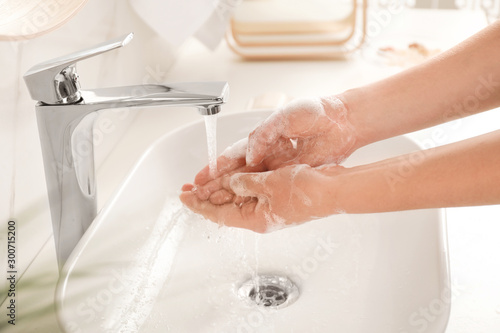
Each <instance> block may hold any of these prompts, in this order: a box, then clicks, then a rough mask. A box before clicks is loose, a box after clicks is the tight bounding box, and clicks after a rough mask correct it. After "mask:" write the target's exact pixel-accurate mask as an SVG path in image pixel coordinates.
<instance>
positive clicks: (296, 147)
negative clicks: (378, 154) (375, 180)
mask: <svg viewBox="0 0 500 333" xmlns="http://www.w3.org/2000/svg"><path fill="white" fill-rule="evenodd" d="M356 143H357V137H356V130H355V128H354V126H353V125H352V124H351V123H350V122H349V114H348V110H347V108H346V106H345V105H344V103H343V102H342V101H341V100H340V99H339V98H337V97H335V96H333V97H326V98H307V99H297V100H294V101H292V102H291V103H289V104H287V105H286V106H285V107H284V108H282V109H280V110H278V111H276V112H274V113H273V114H272V115H271V116H270V117H269V118H267V119H266V120H265V121H264V122H263V123H262V124H260V125H259V126H257V128H256V129H255V130H254V131H252V132H251V133H250V135H249V137H248V140H247V141H246V140H242V141H241V142H239V143H238V144H235V145H233V147H230V148H229V149H227V150H226V151H225V152H224V153H223V154H222V155H221V156H220V157H219V158H218V160H217V165H218V167H217V172H216V173H215V174H214V175H211V174H210V171H209V168H208V166H206V167H205V168H204V169H203V170H201V171H200V172H199V173H198V174H197V175H196V177H195V181H194V186H195V188H196V189H197V192H198V193H199V196H200V199H201V200H207V198H210V197H211V194H212V193H214V192H217V191H219V186H217V184H218V181H217V180H216V179H217V178H219V177H221V176H223V175H227V174H234V173H237V172H262V171H268V170H275V169H278V168H280V167H284V166H287V165H295V164H307V165H309V166H311V167H316V166H320V165H325V164H332V163H333V164H339V163H341V162H342V161H343V160H344V159H345V158H347V157H348V156H349V155H350V154H351V153H352V152H353V151H354V150H355V149H356V148H357V147H356ZM216 197H217V198H218V199H217V200H215V201H220V199H219V198H220V197H221V195H220V193H219V194H218V195H217V196H216ZM222 201H223V200H222ZM213 203H215V202H213Z"/></svg>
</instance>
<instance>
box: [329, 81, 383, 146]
mask: <svg viewBox="0 0 500 333" xmlns="http://www.w3.org/2000/svg"><path fill="white" fill-rule="evenodd" d="M337 98H338V99H339V100H340V101H341V102H342V103H343V104H344V107H345V108H346V110H347V121H348V122H349V123H350V124H351V125H352V127H353V129H354V131H355V135H356V144H355V149H359V148H361V147H364V146H366V145H369V144H370V143H373V142H375V141H377V140H376V139H375V137H374V135H373V133H372V132H373V128H374V122H373V121H371V120H370V114H369V112H368V111H367V108H366V107H365V106H364V105H363V101H364V100H366V93H365V92H364V89H363V88H355V89H350V90H347V91H345V92H343V93H340V94H338V95H337Z"/></svg>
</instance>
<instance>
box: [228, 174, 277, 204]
mask: <svg viewBox="0 0 500 333" xmlns="http://www.w3.org/2000/svg"><path fill="white" fill-rule="evenodd" d="M269 175H270V171H268V172H260V173H236V174H234V175H232V176H231V177H226V178H225V179H224V182H223V184H222V185H223V186H224V187H226V188H229V189H230V190H231V191H232V192H233V193H234V194H235V195H237V196H240V197H255V198H260V197H263V196H265V194H266V193H267V190H266V180H267V177H268V176H269Z"/></svg>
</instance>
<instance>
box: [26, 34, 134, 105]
mask: <svg viewBox="0 0 500 333" xmlns="http://www.w3.org/2000/svg"><path fill="white" fill-rule="evenodd" d="M133 37H134V34H133V33H129V34H128V35H125V36H122V37H119V38H115V39H112V40H109V41H106V42H104V43H101V44H98V45H95V46H93V47H90V48H88V49H85V50H81V51H78V52H75V53H71V54H68V55H65V56H62V57H59V58H55V59H52V60H48V61H45V62H42V63H40V64H38V65H35V66H33V67H31V68H30V69H29V70H28V71H27V72H26V73H25V74H24V81H25V82H26V85H27V87H28V90H29V92H30V95H31V98H32V99H34V100H36V101H40V102H43V103H45V104H71V103H76V102H78V101H79V100H80V97H81V96H80V83H79V81H78V74H77V72H76V63H77V62H78V61H80V60H84V59H87V58H90V57H93V56H96V55H99V54H101V53H104V52H107V51H111V50H114V49H117V48H119V47H122V46H125V45H127V44H128V43H129V42H130V41H131V40H132V38H133Z"/></svg>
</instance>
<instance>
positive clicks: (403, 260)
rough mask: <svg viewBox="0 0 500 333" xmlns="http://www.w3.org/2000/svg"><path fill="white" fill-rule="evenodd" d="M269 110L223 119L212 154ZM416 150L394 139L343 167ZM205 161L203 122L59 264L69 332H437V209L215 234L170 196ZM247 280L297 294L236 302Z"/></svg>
mask: <svg viewBox="0 0 500 333" xmlns="http://www.w3.org/2000/svg"><path fill="white" fill-rule="evenodd" d="M268 114H269V113H268V112H247V113H239V114H231V115H226V116H224V115H221V116H220V118H219V123H218V134H217V137H218V149H219V151H222V149H223V148H225V147H226V146H228V145H230V144H232V143H233V142H235V141H237V140H239V139H241V138H243V137H245V136H246V135H247V134H248V133H249V131H250V130H251V129H252V128H253V127H254V126H255V125H256V124H257V122H259V121H260V120H261V119H263V118H264V117H266V116H267V115H268ZM416 149H418V147H417V145H416V144H415V143H413V142H412V141H411V140H409V139H408V138H406V137H398V138H394V139H390V140H386V141H383V142H379V143H376V144H373V145H370V146H368V147H365V148H363V149H361V150H359V151H357V152H356V153H355V154H354V155H353V156H352V157H351V158H350V159H349V160H348V161H347V163H346V165H356V164H364V163H368V162H372V161H375V160H379V159H383V158H387V157H390V156H395V155H399V154H402V153H406V152H410V151H413V150H416ZM206 163H207V148H206V138H205V130H204V124H203V120H200V121H199V122H197V123H194V124H191V125H188V126H186V127H184V128H182V129H179V130H177V131H175V132H173V133H170V134H167V135H165V136H164V137H163V138H162V139H160V140H159V141H158V142H156V143H155V144H154V145H153V146H152V147H151V148H150V149H149V150H148V151H147V152H146V153H145V154H144V156H143V157H142V158H141V160H140V161H139V162H138V164H137V165H136V166H135V168H134V169H133V171H132V172H131V173H130V175H129V176H128V178H127V180H126V182H125V183H124V184H123V186H122V187H121V189H120V190H119V191H118V192H117V193H116V194H115V195H114V197H113V198H112V200H110V202H108V204H107V205H106V206H105V208H104V209H103V210H102V212H101V213H100V214H99V215H98V217H97V218H96V220H95V221H94V223H93V224H92V226H91V227H90V229H89V230H88V231H87V233H86V234H85V235H84V237H83V238H82V240H81V242H80V243H79V244H78V246H77V248H76V249H75V251H74V252H73V253H72V255H71V257H70V258H69V260H68V262H67V264H66V266H65V267H64V270H63V273H62V277H61V279H60V283H59V285H58V290H57V295H56V303H57V306H58V317H59V320H60V323H61V325H62V326H63V327H64V328H65V330H66V331H67V332H92V333H96V332H113V333H115V332H182V333H185V332H188V333H191V332H214V333H215V332H216V333H225V332H238V333H240V332H241V333H243V332H244V333H247V332H276V333H282V332H283V333H291V332H309V333H312V332H321V333H323V332H352V333H366V332H371V333H413V332H423V331H425V332H426V333H437V332H444V330H445V327H446V324H447V321H448V316H449V310H450V299H449V297H450V283H449V281H450V277H449V270H448V256H447V242H446V228H445V220H444V217H443V210H437V209H431V210H417V211H406V212H395V213H384V214H365V215H338V216H332V217H329V218H326V219H322V220H318V221H314V222H310V223H306V224H304V225H301V226H298V227H293V228H288V229H285V230H281V231H277V232H273V233H270V234H264V235H259V234H255V233H253V232H250V231H247V230H242V229H234V228H227V227H223V228H218V227H217V226H216V225H215V224H214V223H211V222H208V221H205V220H203V219H201V218H200V217H198V216H196V215H194V214H193V213H190V212H188V211H187V210H186V209H185V208H183V207H182V205H181V204H180V202H179V200H178V199H177V195H178V194H179V189H180V187H181V186H182V184H183V183H185V182H190V181H192V179H193V177H194V175H195V174H196V173H197V172H198V170H200V169H201V168H202V167H203V166H204V165H205V164H206ZM255 274H277V275H281V276H286V277H288V278H289V279H290V280H291V281H293V282H294V283H295V285H296V286H297V287H298V289H299V293H300V295H299V297H298V299H297V300H296V302H295V303H293V304H291V305H289V306H288V307H284V308H279V309H271V308H261V307H258V306H256V305H254V304H253V305H252V304H250V303H249V302H248V300H243V299H241V298H239V297H238V289H239V288H240V286H241V285H242V284H243V283H244V282H245V281H247V280H248V279H249V278H250V277H252V276H253V275H255Z"/></svg>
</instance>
